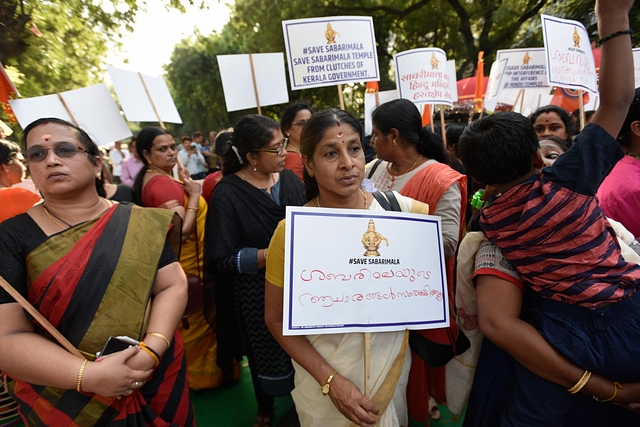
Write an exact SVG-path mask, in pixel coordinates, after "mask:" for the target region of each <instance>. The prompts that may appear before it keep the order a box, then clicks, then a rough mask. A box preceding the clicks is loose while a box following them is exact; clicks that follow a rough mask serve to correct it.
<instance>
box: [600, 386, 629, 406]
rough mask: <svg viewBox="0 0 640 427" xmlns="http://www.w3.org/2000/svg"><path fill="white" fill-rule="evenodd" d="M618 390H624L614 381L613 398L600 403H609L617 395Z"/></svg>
mask: <svg viewBox="0 0 640 427" xmlns="http://www.w3.org/2000/svg"><path fill="white" fill-rule="evenodd" d="M619 388H624V387H622V384H620V383H619V382H618V381H614V383H613V396H611V397H610V398H608V399H605V400H601V401H600V402H609V401H611V400H613V399H615V398H616V396H617V395H618V389H619Z"/></svg>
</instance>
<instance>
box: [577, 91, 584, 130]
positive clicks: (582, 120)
mask: <svg viewBox="0 0 640 427" xmlns="http://www.w3.org/2000/svg"><path fill="white" fill-rule="evenodd" d="M582 94H583V91H582V89H580V91H579V92H578V105H579V106H580V130H581V131H582V129H584V122H585V119H584V98H582Z"/></svg>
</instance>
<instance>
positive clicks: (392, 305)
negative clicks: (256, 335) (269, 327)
mask: <svg viewBox="0 0 640 427" xmlns="http://www.w3.org/2000/svg"><path fill="white" fill-rule="evenodd" d="M446 283H447V280H446V273H445V265H444V252H443V248H442V229H441V222H440V217H437V216H430V215H417V214H411V213H403V212H390V211H370V210H360V209H326V208H308V207H306V208H305V207H287V230H286V243H285V276H284V306H283V308H284V319H283V320H284V321H283V324H284V326H283V333H284V335H308V334H335V333H343V332H382V331H397V330H404V329H430V328H442V327H445V326H448V324H449V312H448V309H449V302H448V298H447V288H446Z"/></svg>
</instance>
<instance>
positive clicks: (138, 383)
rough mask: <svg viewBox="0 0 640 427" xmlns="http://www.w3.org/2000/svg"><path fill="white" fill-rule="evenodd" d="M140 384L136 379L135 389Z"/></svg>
mask: <svg viewBox="0 0 640 427" xmlns="http://www.w3.org/2000/svg"><path fill="white" fill-rule="evenodd" d="M138 384H140V383H139V382H138V381H136V383H135V384H134V385H133V389H134V390H135V389H137V388H138Z"/></svg>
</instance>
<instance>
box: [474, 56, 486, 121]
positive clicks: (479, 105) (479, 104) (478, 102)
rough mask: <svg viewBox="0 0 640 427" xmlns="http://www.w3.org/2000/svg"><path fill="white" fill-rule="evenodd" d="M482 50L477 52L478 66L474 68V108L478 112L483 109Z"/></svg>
mask: <svg viewBox="0 0 640 427" xmlns="http://www.w3.org/2000/svg"><path fill="white" fill-rule="evenodd" d="M483 56H484V52H483V51H480V52H478V68H477V69H476V93H475V96H474V97H473V101H474V102H475V107H474V110H475V112H476V113H479V112H481V111H482V109H483V103H484V59H483V58H482V57H483Z"/></svg>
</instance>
